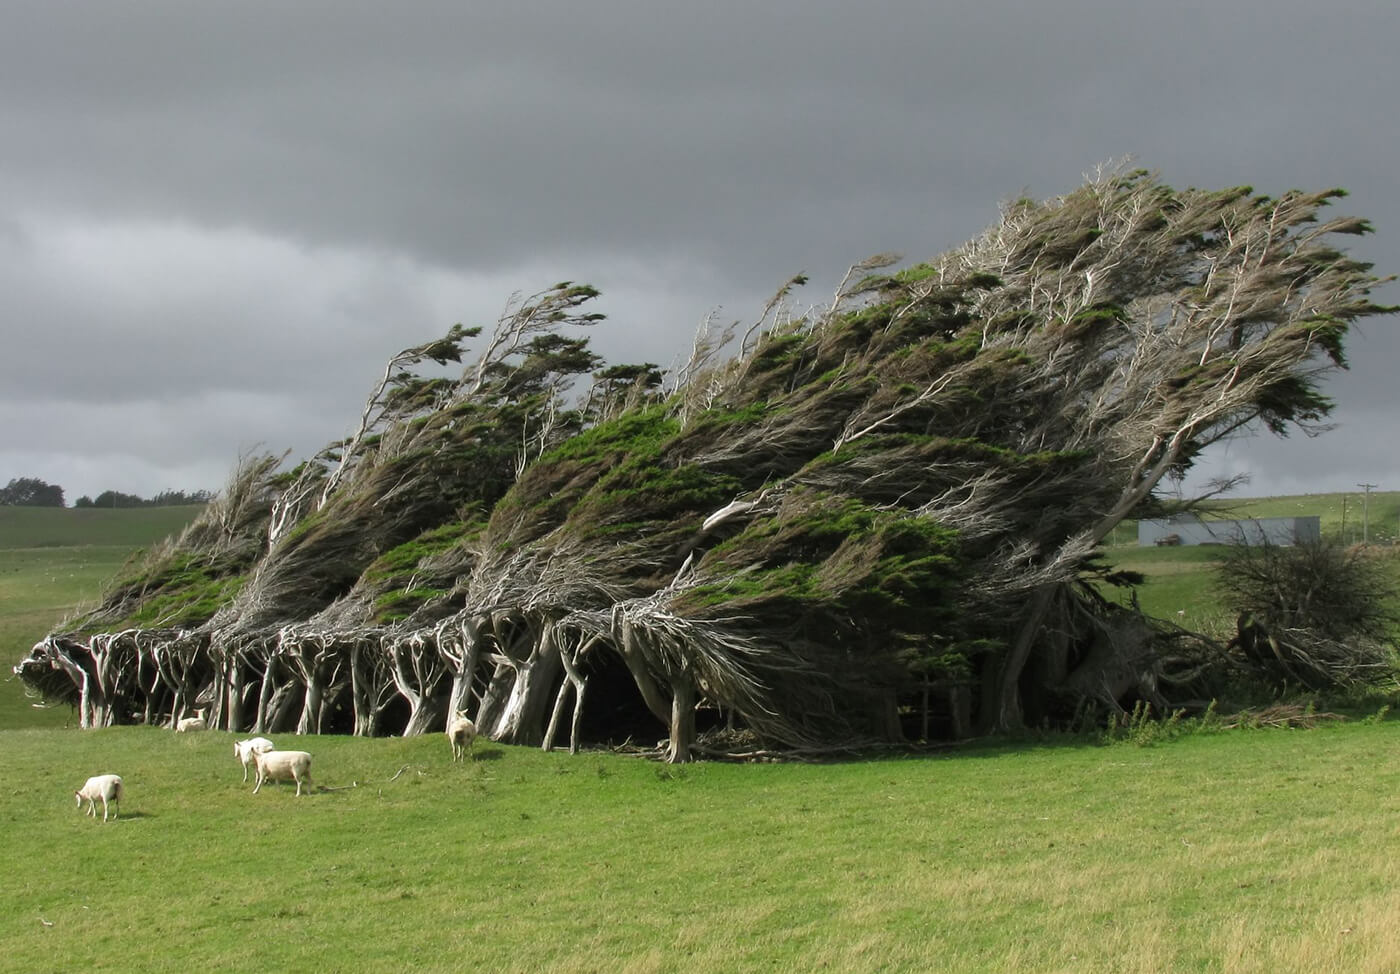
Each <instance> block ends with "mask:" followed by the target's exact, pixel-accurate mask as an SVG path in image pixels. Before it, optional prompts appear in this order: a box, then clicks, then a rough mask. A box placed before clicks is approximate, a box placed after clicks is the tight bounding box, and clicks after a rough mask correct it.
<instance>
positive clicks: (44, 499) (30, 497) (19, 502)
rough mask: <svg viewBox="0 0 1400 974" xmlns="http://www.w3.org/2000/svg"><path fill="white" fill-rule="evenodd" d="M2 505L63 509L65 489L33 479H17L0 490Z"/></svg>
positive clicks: (0, 502)
mask: <svg viewBox="0 0 1400 974" xmlns="http://www.w3.org/2000/svg"><path fill="white" fill-rule="evenodd" d="M0 505H4V506H7V507H62V506H63V488H62V487H60V486H58V485H57V484H46V483H44V481H42V480H37V479H35V478H33V477H16V478H15V479H14V480H11V481H10V482H9V483H8V484H6V485H5V486H4V487H3V488H0Z"/></svg>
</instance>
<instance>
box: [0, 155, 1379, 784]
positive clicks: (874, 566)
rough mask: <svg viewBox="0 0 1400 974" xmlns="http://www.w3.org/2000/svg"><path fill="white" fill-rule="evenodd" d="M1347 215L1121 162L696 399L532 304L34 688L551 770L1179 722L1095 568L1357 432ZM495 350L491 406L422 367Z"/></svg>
mask: <svg viewBox="0 0 1400 974" xmlns="http://www.w3.org/2000/svg"><path fill="white" fill-rule="evenodd" d="M1342 195H1343V194H1342V193H1341V191H1339V190H1329V191H1324V192H1299V191H1291V192H1288V193H1285V194H1283V195H1281V196H1278V197H1271V196H1266V195H1262V194H1257V193H1255V192H1254V191H1253V190H1252V189H1250V188H1248V187H1237V188H1232V189H1227V190H1223V191H1205V190H1196V189H1187V190H1178V189H1173V188H1172V187H1170V186H1167V185H1165V184H1163V183H1162V182H1161V181H1160V180H1158V179H1157V178H1156V177H1155V176H1154V175H1153V174H1151V173H1149V172H1146V171H1133V172H1125V171H1119V170H1114V171H1107V172H1103V173H1101V174H1099V175H1097V176H1096V177H1095V178H1093V179H1091V180H1089V181H1088V182H1087V183H1086V184H1085V185H1084V186H1082V187H1080V188H1079V189H1077V190H1075V191H1074V192H1072V193H1069V194H1067V195H1065V196H1062V197H1058V198H1055V199H1051V200H1047V201H1044V202H1035V201H1031V200H1024V199H1023V200H1017V201H1015V202H1013V203H1011V204H1009V205H1007V206H1005V207H1004V209H1003V212H1002V214H1001V218H1000V219H999V220H998V221H997V222H996V223H995V224H994V225H993V226H992V227H990V228H989V229H988V230H987V231H986V232H985V233H983V234H982V235H981V236H979V237H978V238H976V239H975V240H972V241H970V242H969V243H967V244H965V245H964V246H962V247H958V248H955V249H954V250H951V251H949V252H947V253H945V254H942V255H940V256H939V257H937V258H934V259H932V260H929V261H926V262H923V263H918V264H913V265H907V266H902V267H901V266H899V262H898V261H897V260H896V259H895V258H893V257H890V256H888V255H882V256H880V257H877V258H872V259H869V260H866V261H862V262H861V263H859V264H857V265H855V266H854V267H853V268H852V270H851V272H850V273H849V274H848V275H847V276H846V278H845V279H844V280H843V281H842V282H840V284H839V285H838V287H837V289H836V292H835V294H834V296H833V297H832V298H831V299H830V300H829V301H822V302H821V303H820V304H818V305H816V306H814V307H812V308H810V309H808V310H806V311H798V310H795V309H794V308H793V306H792V304H791V301H792V293H793V289H794V288H796V287H798V286H800V285H801V284H803V283H805V278H802V277H797V278H794V279H793V280H792V281H789V282H788V283H787V284H786V285H784V287H783V288H781V289H780V290H779V292H778V294H777V295H775V297H774V299H773V301H772V302H770V303H769V305H768V306H767V307H766V308H765V309H764V311H763V314H762V316H761V318H760V320H759V321H757V322H755V323H754V324H753V325H752V326H751V327H749V328H748V329H747V331H746V332H745V333H744V334H743V335H742V336H741V337H738V339H737V341H736V340H735V338H736V336H737V335H738V326H737V325H735V326H731V327H730V328H728V329H723V330H720V331H719V332H718V333H716V332H712V331H708V330H706V331H702V333H701V334H700V335H699V336H697V339H696V342H695V344H694V347H693V349H692V353H691V356H690V359H689V361H688V362H687V363H686V364H685V366H684V367H682V368H681V369H679V370H677V371H676V372H675V373H673V374H665V373H663V372H662V371H661V370H659V369H657V368H656V366H654V365H652V364H650V363H643V364H637V365H613V366H605V365H604V363H602V362H601V360H600V359H598V358H597V357H596V356H595V355H594V354H593V353H592V352H591V351H589V350H588V346H587V341H586V338H585V337H584V336H583V335H582V334H581V332H582V331H583V330H586V329H587V327H589V326H591V325H593V324H594V323H596V322H597V321H599V320H601V318H602V316H601V315H599V314H596V313H594V312H591V311H588V310H586V309H587V307H588V306H589V303H590V302H592V301H593V300H594V299H596V298H597V297H598V294H597V292H596V291H595V290H594V289H592V288H591V287H587V286H581V285H577V284H574V283H572V282H567V281H566V282H563V283H560V284H558V285H555V286H554V287H551V288H548V289H546V290H544V291H542V292H540V293H538V294H536V295H532V296H529V297H523V298H522V297H517V298H514V299H512V300H511V301H510V302H509V303H508V304H507V307H506V310H505V312H504V313H503V315H502V316H501V318H500V320H499V321H498V322H497V323H496V325H495V327H494V329H493V330H491V331H490V332H489V333H487V332H486V331H485V330H484V329H466V328H463V327H462V326H454V328H453V329H451V330H450V331H449V333H448V334H447V335H446V336H445V337H444V338H443V339H440V340H437V341H435V342H429V343H427V344H425V345H422V346H418V347H416V348H412V349H407V350H405V351H404V352H401V353H400V354H399V355H397V356H395V357H394V358H393V359H391V361H390V363H389V365H388V368H387V369H386V371H385V374H384V378H383V380H382V381H381V383H380V385H379V386H378V388H377V389H376V390H375V391H374V392H373V393H372V394H371V396H370V397H369V399H368V401H367V403H366V406H365V410H364V412H363V414H362V416H361V419H360V422H359V425H358V427H357V429H356V431H355V432H354V433H353V434H352V435H351V436H350V437H348V438H347V439H346V440H344V441H341V442H338V443H334V444H331V445H329V446H327V447H326V448H325V449H324V450H323V451H322V452H321V453H319V454H318V455H317V456H315V457H313V458H310V459H309V460H306V461H304V462H303V463H301V464H299V465H298V466H297V467H295V468H293V469H292V470H291V471H289V472H281V460H282V458H273V457H264V458H245V459H244V461H243V462H242V463H241V464H240V466H239V468H238V471H237V472H236V474H235V476H234V478H233V480H232V482H231V484H230V487H229V488H228V490H227V491H226V492H225V493H224V494H222V495H221V496H220V497H218V498H216V499H215V500H214V501H213V502H212V503H211V504H210V506H209V508H208V509H207V510H206V512H205V514H204V516H203V517H201V518H200V519H199V521H197V522H196V523H195V524H194V525H192V526H191V528H190V529H189V530H188V531H187V532H186V533H185V535H184V536H182V537H181V538H179V539H176V540H174V541H172V542H171V543H170V544H169V545H168V546H166V547H165V548H163V549H162V550H160V551H157V552H155V553H153V554H152V555H151V557H150V558H149V559H148V561H147V562H146V563H145V564H144V565H142V566H140V567H139V568H137V569H136V570H134V571H133V573H132V575H131V577H129V578H127V579H124V580H122V581H120V582H119V583H118V584H116V585H115V586H114V587H113V589H112V591H111V592H109V593H108V596H107V597H106V599H105V600H104V603H103V605H102V606H101V607H99V608H98V609H97V610H95V611H94V612H92V613H90V614H89V615H87V616H85V617H84V618H81V619H79V620H76V621H75V622H74V623H73V624H72V625H71V626H70V627H69V629H68V630H67V631H65V632H63V633H56V634H55V635H54V636H52V637H50V638H49V639H48V640H46V641H45V643H42V644H40V646H38V647H36V648H35V651H34V652H33V653H32V654H31V657H30V658H29V659H28V660H27V661H25V662H24V663H22V664H21V666H20V667H18V668H17V670H18V672H20V673H21V675H22V676H23V677H24V678H25V679H26V680H27V681H28V682H29V683H31V685H35V686H38V687H40V688H41V689H46V690H47V691H49V692H52V693H66V694H68V695H70V697H72V698H74V699H81V702H82V706H83V708H84V719H85V721H86V722H91V723H101V722H110V721H113V720H120V719H127V715H129V713H130V712H131V711H132V710H144V711H145V713H144V714H143V716H144V717H145V718H146V719H151V718H153V717H156V718H160V719H166V717H167V715H168V719H174V717H175V716H176V715H177V714H178V713H179V712H180V710H181V709H182V708H187V707H190V706H192V705H193V703H194V701H195V700H198V701H199V702H200V703H201V704H203V705H206V706H208V707H210V708H211V709H212V712H213V719H214V720H216V721H217V722H218V723H219V724H220V725H221V726H227V727H230V728H237V729H243V728H244V727H256V728H257V729H260V730H276V729H281V728H284V727H292V726H295V727H296V729H298V730H299V731H307V732H314V731H321V730H334V729H342V730H353V731H354V732H356V733H382V732H385V731H386V730H392V731H400V730H401V731H403V732H406V733H416V732H421V731H423V730H427V729H429V728H430V727H440V726H441V725H442V721H443V719H444V716H445V715H446V714H448V713H451V712H454V711H456V710H467V711H469V712H470V713H471V715H472V716H473V718H474V719H475V720H476V722H477V724H478V726H479V727H480V728H481V729H482V731H483V733H485V734H486V735H487V736H490V737H493V738H495V739H498V740H508V741H514V742H518V743H544V744H545V745H546V746H548V745H549V744H551V743H552V742H553V741H554V740H555V738H556V734H557V733H558V732H559V730H560V728H561V726H562V722H563V719H564V717H565V716H566V713H567V712H568V710H569V702H570V701H572V702H573V707H572V722H571V730H570V736H571V740H572V741H573V743H574V745H575V746H577V743H578V741H579V739H580V735H581V734H587V733H589V732H590V727H591V728H592V731H591V732H592V733H594V734H606V733H609V732H610V728H613V727H626V728H628V729H629V732H630V729H631V728H633V727H635V726H639V725H645V723H646V721H647V720H654V721H656V725H655V726H657V727H665V728H666V730H667V733H668V741H667V747H666V750H667V753H668V755H669V757H670V758H671V759H672V760H686V759H688V758H689V757H690V756H691V754H692V753H693V752H694V750H695V748H697V747H704V746H707V745H705V744H703V743H700V739H699V735H700V732H701V731H708V732H711V733H712V734H721V733H727V734H730V735H737V736H736V737H735V739H736V740H738V739H743V740H745V741H748V742H749V744H748V745H746V746H752V747H755V748H773V747H776V748H786V749H803V748H807V749H831V748H838V747H856V746H861V745H864V744H869V743H872V742H882V741H894V740H900V739H902V738H903V737H904V736H906V735H908V734H911V733H915V734H917V735H921V736H927V735H929V734H947V735H955V734H961V733H966V732H967V731H968V730H969V729H970V728H971V727H972V726H973V725H974V724H975V725H977V726H980V727H982V728H984V729H991V730H995V729H1008V728H1012V727H1015V726H1018V725H1020V724H1021V723H1022V722H1024V721H1040V720H1046V719H1060V718H1062V717H1064V716H1065V715H1066V714H1067V713H1069V712H1072V711H1073V710H1075V709H1076V708H1079V707H1081V706H1083V705H1084V704H1085V703H1086V702H1092V703H1095V704H1098V705H1102V706H1105V707H1108V708H1114V707H1119V706H1121V704H1122V701H1123V700H1124V699H1125V697H1137V698H1143V699H1151V700H1154V701H1155V700H1157V699H1160V697H1161V695H1162V693H1163V692H1164V691H1163V687H1164V681H1166V682H1170V680H1171V679H1173V678H1174V674H1173V672H1172V666H1173V663H1172V660H1173V659H1174V657H1175V655H1176V654H1175V651H1174V649H1173V648H1172V646H1171V640H1170V635H1169V634H1166V633H1163V632H1159V631H1157V630H1156V629H1154V627H1153V625H1152V624H1151V622H1150V620H1143V619H1142V618H1141V617H1139V616H1137V615H1136V614H1135V613H1131V612H1129V611H1128V610H1124V609H1121V608H1118V607H1116V606H1113V605H1110V604H1109V603H1107V602H1106V601H1105V600H1103V599H1102V598H1101V597H1099V596H1098V594H1097V591H1096V589H1095V588H1094V586H1093V585H1091V584H1089V581H1090V579H1091V578H1094V577H1102V571H1101V569H1100V568H1099V567H1098V566H1097V563H1096V562H1095V560H1094V552H1095V549H1096V547H1097V546H1098V544H1099V543H1100V542H1101V541H1102V540H1103V539H1104V538H1105V537H1106V536H1107V535H1108V533H1109V532H1110V531H1111V530H1112V528H1113V527H1114V525H1116V524H1118V523H1119V522H1120V521H1121V520H1122V519H1124V518H1125V517H1127V516H1129V515H1130V514H1132V513H1133V512H1134V511H1135V510H1139V509H1141V507H1142V505H1144V504H1147V503H1150V502H1151V500H1152V498H1153V491H1154V490H1155V489H1156V488H1157V487H1158V485H1159V484H1160V483H1161V482H1162V480H1163V478H1165V477H1167V476H1168V475H1170V474H1174V473H1180V472H1181V471H1184V470H1186V469H1188V468H1189V467H1190V466H1191V464H1192V463H1193V461H1194V459H1195V458H1196V457H1197V456H1198V455H1199V453H1200V451H1201V450H1203V449H1205V448H1206V447H1207V446H1209V445H1210V444H1211V443H1213V442H1216V441H1217V440H1219V439H1220V438H1222V437H1225V436H1229V435H1232V434H1234V433H1236V432H1238V431H1240V430H1243V429H1248V428H1251V427H1258V428H1262V429H1265V430H1268V431H1272V432H1274V433H1277V434H1280V435H1282V434H1286V433H1287V432H1289V431H1290V430H1293V429H1303V430H1305V431H1310V430H1312V429H1315V428H1316V427H1317V424H1319V423H1321V422H1322V421H1323V420H1324V419H1325V418H1326V417H1327V415H1328V413H1329V412H1330V410H1331V408H1332V403H1331V401H1330V400H1329V399H1328V397H1327V396H1326V395H1325V394H1324V392H1323V390H1322V387H1321V384H1320V383H1321V381H1322V379H1323V378H1324V377H1325V376H1326V375H1327V374H1328V373H1329V372H1332V371H1334V370H1336V369H1338V368H1342V367H1344V365H1345V359H1344V344H1345V338H1346V334H1347V331H1348V329H1349V327H1350V326H1351V325H1352V324H1353V323H1354V322H1356V321H1358V320H1361V319H1363V318H1367V317H1369V316H1373V315H1377V314H1381V313H1385V312H1388V311H1390V310H1392V309H1389V308H1385V307H1382V306H1380V305H1378V304H1376V303H1374V302H1373V301H1372V300H1371V299H1370V294H1371V291H1372V289H1373V288H1374V287H1375V286H1377V285H1378V284H1379V283H1380V281H1381V279H1379V278H1377V277H1376V276H1374V275H1373V274H1372V273H1371V268H1370V266H1369V265H1368V264H1366V263H1364V262H1361V261H1358V260H1355V259H1353V258H1351V257H1349V256H1348V255H1347V254H1346V253H1345V252H1344V251H1343V250H1341V249H1339V247H1338V246H1337V245H1336V243H1335V242H1334V241H1335V240H1336V238H1337V237H1338V236H1339V235H1354V234H1361V233H1365V232H1367V231H1368V230H1369V229H1370V228H1369V226H1368V224H1367V223H1366V222H1365V221H1363V220H1359V219H1354V218H1348V217H1334V218H1331V219H1324V218H1323V214H1324V211H1325V209H1326V207H1327V206H1328V205H1329V204H1330V203H1331V202H1332V201H1334V200H1335V199H1337V198H1339V197H1340V196H1342ZM483 335H484V336H485V339H486V340H485V342H484V344H483V350H482V351H481V352H480V353H479V354H478V356H477V358H476V360H475V361H474V362H473V363H472V364H470V365H468V366H467V367H466V368H465V369H464V370H463V372H462V373H461V375H460V377H458V378H456V379H451V378H426V377H422V376H420V375H418V374H417V373H415V372H413V371H412V367H413V366H415V365H417V364H419V363H421V362H422V361H424V360H427V359H431V360H433V361H436V362H439V363H443V362H448V361H453V362H456V361H461V360H462V358H463V357H464V355H465V347H466V346H465V343H466V342H467V341H469V340H471V339H477V338H480V337H482V336H483ZM736 345H737V348H736V347H735V346H736ZM589 374H591V375H592V376H593V385H592V388H591V390H590V391H589V392H588V393H587V394H579V393H578V392H577V391H576V390H572V389H571V384H572V383H573V381H574V380H575V379H577V378H578V377H580V376H584V375H589ZM142 673H147V674H148V676H147V677H145V678H143V677H142V676H141V674H142ZM143 679H144V680H145V682H142V681H143ZM590 688H592V689H591V690H590ZM592 700H600V701H601V702H600V703H596V704H593V705H591V706H590V705H588V704H586V703H585V701H592ZM133 704H137V706H133ZM124 711H125V712H126V714H124V713H123V712H124ZM697 714H699V715H701V716H697ZM914 714H917V717H918V719H919V720H920V721H921V723H920V726H919V727H918V728H917V729H911V727H910V720H911V715H914ZM648 715H649V716H648Z"/></svg>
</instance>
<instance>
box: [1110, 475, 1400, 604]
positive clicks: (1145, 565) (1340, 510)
mask: <svg viewBox="0 0 1400 974" xmlns="http://www.w3.org/2000/svg"><path fill="white" fill-rule="evenodd" d="M1364 506H1365V507H1366V508H1367V517H1366V527H1367V536H1368V537H1369V539H1370V541H1371V543H1372V544H1373V545H1375V546H1376V549H1377V550H1376V555H1377V557H1381V558H1384V559H1386V561H1387V562H1388V564H1389V565H1390V566H1391V569H1392V571H1393V572H1394V573H1395V575H1396V577H1397V579H1398V580H1400V549H1396V550H1394V551H1392V550H1391V549H1390V548H1389V546H1391V545H1393V544H1394V542H1395V540H1396V537H1397V526H1400V492H1384V493H1382V492H1379V491H1372V493H1371V497H1370V500H1369V502H1368V503H1366V504H1365V505H1364ZM1362 508H1363V495H1362V494H1361V492H1359V491H1358V492H1356V493H1350V494H1305V495H1298V496H1285V497H1265V498H1252V499H1228V500H1221V501H1217V502H1214V503H1213V504H1211V505H1210V511H1211V513H1212V514H1215V515H1218V516H1220V517H1225V518H1237V519H1243V518H1264V517H1302V516H1311V515H1316V516H1317V517H1319V518H1320V519H1321V528H1322V534H1323V537H1326V538H1336V539H1344V540H1346V542H1347V543H1349V544H1355V543H1359V542H1360V541H1361V536H1362ZM1222 551H1223V549H1222V548H1219V547H1213V546H1206V545H1198V546H1190V547H1181V548H1156V547H1146V548H1143V547H1139V546H1138V543H1137V524H1136V522H1125V523H1124V524H1122V525H1120V526H1119V527H1118V529H1117V530H1116V531H1115V532H1114V534H1113V536H1112V537H1111V538H1109V544H1108V547H1107V556H1108V560H1109V562H1111V563H1112V564H1113V565H1114V567H1116V568H1122V569H1126V570H1131V571H1137V572H1141V573H1142V574H1144V575H1146V576H1147V584H1146V585H1144V586H1143V587H1142V588H1141V589H1139V591H1138V599H1139V602H1140V604H1141V605H1142V607H1143V609H1144V610H1145V611H1147V612H1148V613H1149V614H1151V615H1155V616H1160V617H1162V618H1167V619H1180V620H1182V622H1183V624H1184V625H1187V626H1189V627H1190V628H1193V629H1197V630H1199V631H1210V630H1211V628H1212V627H1219V626H1229V625H1233V620H1232V619H1231V618H1229V617H1228V614H1227V613H1226V612H1225V611H1224V609H1223V608H1222V607H1221V605H1220V603H1219V601H1218V600H1217V598H1216V597H1215V593H1214V585H1215V581H1214V574H1213V569H1214V566H1215V564H1216V563H1217V562H1218V561H1219V559H1220V555H1221V553H1222Z"/></svg>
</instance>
